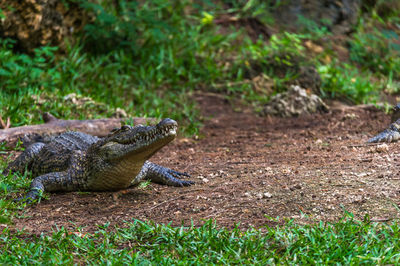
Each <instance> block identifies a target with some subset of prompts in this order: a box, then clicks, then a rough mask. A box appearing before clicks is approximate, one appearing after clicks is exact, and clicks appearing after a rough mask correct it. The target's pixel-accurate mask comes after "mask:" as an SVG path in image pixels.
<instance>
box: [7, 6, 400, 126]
mask: <svg viewBox="0 0 400 266" xmlns="http://www.w3.org/2000/svg"><path fill="white" fill-rule="evenodd" d="M297 2H298V1H261V0H249V1H244V0H241V1H231V0H221V1H195V0H183V1H167V0H156V1H129V0H97V1H96V0H64V1H51V0H48V1H22V2H21V3H20V2H18V3H17V2H15V1H3V3H2V4H0V10H1V12H0V17H1V23H0V37H1V38H0V88H1V91H0V114H1V116H2V118H3V119H6V118H10V119H11V125H12V126H20V125H23V124H34V123H40V122H42V121H41V119H42V118H41V113H43V112H45V111H49V112H51V113H52V114H53V115H55V116H56V117H58V118H64V119H69V118H80V119H85V118H96V117H110V116H115V115H117V114H116V113H117V112H116V110H117V108H122V109H124V110H125V111H126V113H127V114H128V116H152V117H171V118H174V119H177V120H179V121H180V122H181V123H182V124H183V130H184V132H186V133H187V134H195V133H196V132H197V130H198V126H199V125H200V123H201V117H200V116H199V112H198V110H197V107H196V103H195V100H194V98H195V95H196V93H200V92H204V91H207V92H213V93H219V94H223V95H225V96H226V97H227V98H228V99H235V100H240V101H242V102H243V103H245V104H249V105H251V106H253V107H254V110H255V112H257V111H258V110H259V109H260V106H262V105H263V104H264V103H266V102H268V100H269V99H270V97H271V96H272V95H274V94H276V93H277V92H281V91H285V90H286V89H287V88H288V85H290V84H299V85H301V86H302V87H304V88H305V89H307V90H309V91H311V92H313V93H316V94H318V95H320V96H321V97H323V98H324V99H337V100H341V101H345V102H346V103H352V104H359V103H371V102H372V103H376V102H381V101H387V100H389V102H391V103H395V102H396V100H397V99H396V94H397V93H398V91H399V87H400V83H399V78H400V74H399V73H400V57H399V53H400V39H399V32H400V19H399V15H400V7H399V3H398V1H373V0H369V1H367V0H364V1H323V2H324V3H320V2H319V1H309V2H312V3H311V6H302V5H300V4H299V3H297ZM300 2H301V1H300ZM313 2H315V3H313ZM325 2H326V3H325ZM337 2H343V3H341V4H340V5H339V4H337ZM71 93H73V94H71ZM71 95H73V97H75V98H78V99H82V98H83V99H89V100H88V101H83V103H82V101H76V100H70V99H71ZM85 97H86V98H85ZM88 97H89V98H88Z"/></svg>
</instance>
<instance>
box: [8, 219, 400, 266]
mask: <svg viewBox="0 0 400 266" xmlns="http://www.w3.org/2000/svg"><path fill="white" fill-rule="evenodd" d="M108 227H109V225H107V224H106V225H105V226H100V227H99V230H98V231H97V232H95V233H94V234H93V235H92V234H85V233H83V232H82V231H81V230H80V229H78V230H76V231H75V232H71V231H68V230H67V229H64V228H61V229H58V230H55V231H54V232H53V233H52V234H51V235H46V234H42V235H40V236H31V235H27V234H24V233H23V232H19V233H11V232H10V231H9V230H8V229H7V228H6V229H3V232H2V233H1V234H0V246H1V247H2V248H1V249H0V261H1V262H2V263H4V264H19V263H29V264H49V263H52V264H53V263H63V264H64V263H66V264H73V263H79V262H90V263H92V264H103V263H107V264H121V263H122V264H146V265H147V264H163V265H164V264H179V265H187V264H229V265H230V264H246V265H247V264H252V265H254V264H257V265H269V264H290V265H298V264H307V265H308V264H346V265H347V264H379V265H381V264H398V263H399V260H400V257H399V255H398V254H399V252H400V245H399V243H398V238H399V237H400V227H399V225H398V223H397V222H393V223H391V224H387V225H386V224H377V223H371V222H370V221H369V220H368V219H366V220H365V221H357V220H354V219H352V218H349V217H346V218H344V219H342V220H341V221H339V222H337V223H322V222H321V223H319V224H315V225H303V226H301V225H296V224H294V223H293V221H289V222H288V223H286V224H285V225H283V226H277V227H266V228H264V230H263V231H264V232H262V231H260V230H255V229H249V230H247V231H242V230H240V229H238V228H234V229H232V230H227V229H224V228H219V227H217V225H216V224H215V223H213V222H212V221H207V222H205V224H204V225H203V226H200V227H194V226H191V227H189V228H185V227H178V228H174V227H171V226H170V225H158V224H154V223H144V222H140V221H137V220H135V221H133V222H128V223H126V226H124V228H115V229H114V230H113V229H111V228H108Z"/></svg>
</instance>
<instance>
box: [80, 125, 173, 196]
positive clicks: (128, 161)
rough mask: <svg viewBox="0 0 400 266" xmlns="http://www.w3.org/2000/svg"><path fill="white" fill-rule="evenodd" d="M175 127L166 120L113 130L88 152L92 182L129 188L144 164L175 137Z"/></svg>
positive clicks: (108, 187)
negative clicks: (108, 183)
mask: <svg viewBox="0 0 400 266" xmlns="http://www.w3.org/2000/svg"><path fill="white" fill-rule="evenodd" d="M177 128H178V124H177V123H176V122H175V121H174V120H172V119H169V118H166V119H164V120H162V121H161V122H160V123H158V124H157V125H155V126H143V125H137V126H135V127H131V126H122V127H121V128H119V129H117V130H114V131H112V132H111V133H110V134H109V135H108V136H107V137H105V138H103V139H101V140H99V141H98V142H97V143H95V144H93V145H92V146H91V147H90V148H89V149H88V152H87V155H86V156H87V158H88V162H89V165H88V166H89V167H90V171H91V174H92V175H95V176H96V178H93V180H95V179H97V181H95V182H101V183H104V182H105V181H104V180H110V182H111V183H118V184H112V185H109V186H107V189H111V188H112V187H110V186H113V187H115V188H116V189H117V188H121V187H126V186H128V185H129V184H130V182H131V181H132V179H133V178H134V177H135V176H136V175H137V174H138V173H139V172H140V170H141V168H142V166H143V164H144V162H145V161H146V160H148V159H149V158H150V157H151V156H152V155H153V154H154V153H155V152H157V151H158V150H159V149H161V148H162V147H164V146H165V145H167V144H168V143H169V142H171V141H172V140H173V139H174V138H175V137H176V132H177ZM107 182H108V181H107ZM103 185H104V184H103Z"/></svg>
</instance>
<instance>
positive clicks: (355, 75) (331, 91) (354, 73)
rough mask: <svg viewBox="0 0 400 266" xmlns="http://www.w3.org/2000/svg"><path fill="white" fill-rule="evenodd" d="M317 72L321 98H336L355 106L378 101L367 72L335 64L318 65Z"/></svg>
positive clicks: (376, 91)
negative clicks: (320, 84)
mask: <svg viewBox="0 0 400 266" xmlns="http://www.w3.org/2000/svg"><path fill="white" fill-rule="evenodd" d="M317 70H318V73H319V74H320V76H321V79H322V86H321V93H322V96H323V97H329V98H338V99H342V100H347V101H350V102H352V103H355V104H360V103H368V102H374V101H376V100H377V99H378V96H379V91H378V90H377V89H376V88H377V85H376V84H374V83H373V82H372V81H371V79H372V78H371V74H369V73H368V72H360V71H359V70H358V69H357V68H354V67H353V66H351V65H348V64H345V63H344V64H342V65H339V64H337V63H335V62H334V63H332V64H328V65H320V66H319V67H318V69H317Z"/></svg>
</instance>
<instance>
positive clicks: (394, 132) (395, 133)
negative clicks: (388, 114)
mask: <svg viewBox="0 0 400 266" xmlns="http://www.w3.org/2000/svg"><path fill="white" fill-rule="evenodd" d="M399 117H400V103H398V104H397V105H396V106H395V107H394V108H393V114H392V122H393V121H394V122H393V123H391V124H390V125H389V127H388V128H387V129H385V130H384V131H382V132H381V133H379V134H378V135H376V136H374V137H372V138H370V139H369V140H368V142H369V143H373V142H387V143H390V142H395V141H398V140H399V139H400V119H399Z"/></svg>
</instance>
